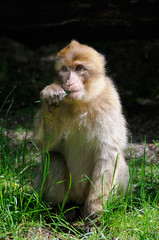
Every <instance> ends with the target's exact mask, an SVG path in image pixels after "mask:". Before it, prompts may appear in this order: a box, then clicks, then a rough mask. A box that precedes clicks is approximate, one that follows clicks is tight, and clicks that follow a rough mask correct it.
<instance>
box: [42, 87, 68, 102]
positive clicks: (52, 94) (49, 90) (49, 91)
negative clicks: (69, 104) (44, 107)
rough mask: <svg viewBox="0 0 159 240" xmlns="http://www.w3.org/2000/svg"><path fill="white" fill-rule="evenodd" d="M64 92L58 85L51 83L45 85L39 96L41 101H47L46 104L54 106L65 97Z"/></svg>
mask: <svg viewBox="0 0 159 240" xmlns="http://www.w3.org/2000/svg"><path fill="white" fill-rule="evenodd" d="M65 95H66V92H65V91H64V89H62V88H61V86H60V85H58V84H56V83H52V84H50V85H48V86H46V87H45V88H44V89H43V90H42V91H41V93H40V97H41V99H42V100H43V101H47V103H48V105H52V106H56V105H58V104H59V103H60V102H61V101H62V100H63V99H64V97H65Z"/></svg>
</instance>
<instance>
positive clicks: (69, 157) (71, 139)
mask: <svg viewBox="0 0 159 240" xmlns="http://www.w3.org/2000/svg"><path fill="white" fill-rule="evenodd" d="M62 145H63V153H62V154H63V155H64V159H65V161H66V164H67V167H68V170H69V171H70V172H71V174H72V179H73V181H79V180H80V179H81V178H83V176H84V175H87V176H88V177H90V176H91V171H92V169H91V167H92V163H93V161H94V159H93V156H94V149H93V139H91V137H90V133H89V132H88V129H86V128H84V127H80V128H76V129H74V130H72V131H69V130H68V131H65V132H64V134H63V140H62Z"/></svg>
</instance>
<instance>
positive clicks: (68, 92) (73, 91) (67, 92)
mask: <svg viewBox="0 0 159 240" xmlns="http://www.w3.org/2000/svg"><path fill="white" fill-rule="evenodd" d="M77 92H80V90H72V91H68V90H65V95H68V94H70V93H77Z"/></svg>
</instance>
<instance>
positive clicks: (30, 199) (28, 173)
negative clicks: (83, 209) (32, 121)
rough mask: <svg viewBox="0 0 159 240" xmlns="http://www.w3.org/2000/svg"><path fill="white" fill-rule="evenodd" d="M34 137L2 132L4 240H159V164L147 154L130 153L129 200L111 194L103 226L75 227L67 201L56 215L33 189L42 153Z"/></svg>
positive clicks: (0, 218) (79, 223) (0, 229)
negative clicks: (68, 214)
mask: <svg viewBox="0 0 159 240" xmlns="http://www.w3.org/2000/svg"><path fill="white" fill-rule="evenodd" d="M31 134H32V131H31V130H28V129H25V128H17V129H15V130H13V129H12V130H10V129H8V128H5V127H0V238H2V239H7V238H11V239H26V238H27V237H28V236H29V238H30V239H45V238H44V235H40V234H44V230H45V229H46V231H47V230H48V231H49V232H50V233H51V236H52V238H54V237H56V238H58V237H59V238H60V239H158V236H159V225H158V222H159V163H158V162H156V161H153V159H152V161H151V160H150V159H148V158H147V156H146V151H144V152H143V155H142V157H140V158H136V157H134V158H132V156H131V153H130V161H129V171H130V181H129V189H128V192H127V195H126V197H123V196H116V195H113V193H112V194H111V195H110V198H109V199H108V201H107V202H104V201H103V213H102V214H101V215H100V216H99V219H98V221H97V222H96V220H95V221H92V224H91V227H86V226H84V222H83V220H79V219H77V220H76V223H74V224H72V223H70V222H69V221H68V220H67V219H66V218H65V214H66V212H67V211H68V212H69V211H70V210H72V208H70V210H66V209H65V208H64V206H65V199H64V202H63V204H62V205H61V206H59V214H57V213H54V212H53V211H52V209H51V208H50V206H49V205H47V204H46V203H45V202H43V201H42V199H41V196H39V195H38V194H37V193H36V192H35V191H34V189H33V188H32V184H31V183H32V180H33V178H34V175H35V174H36V172H37V164H38V163H37V162H38V160H39V159H40V158H41V153H39V152H38V151H37V149H36V148H35V146H34V145H33V144H32V143H31V141H30V140H31ZM155 145H156V146H158V141H155ZM70 188H71V182H70ZM68 194H69V191H68ZM99 222H100V225H99ZM37 229H38V230H37ZM41 231H42V233H41ZM41 236H43V238H42V237H41Z"/></svg>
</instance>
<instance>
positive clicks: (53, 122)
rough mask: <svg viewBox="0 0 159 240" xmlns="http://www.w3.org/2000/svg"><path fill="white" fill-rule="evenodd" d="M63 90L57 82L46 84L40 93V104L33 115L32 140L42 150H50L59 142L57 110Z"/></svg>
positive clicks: (59, 132) (62, 96) (59, 130)
mask: <svg viewBox="0 0 159 240" xmlns="http://www.w3.org/2000/svg"><path fill="white" fill-rule="evenodd" d="M64 96H65V91H64V90H63V89H62V88H61V87H60V86H59V85H58V84H51V85H48V86H46V87H45V88H44V89H43V90H42V91H41V93H40V97H41V99H42V105H41V108H40V110H39V111H38V113H37V115H36V116H35V122H34V125H35V131H34V137H33V140H34V142H35V143H36V145H37V146H38V147H39V148H41V149H42V151H47V150H49V151H51V150H53V148H54V147H55V146H56V145H57V144H58V143H59V142H60V139H61V131H62V129H61V128H60V120H59V118H58V116H59V110H60V106H59V104H60V102H61V101H62V100H63V98H64Z"/></svg>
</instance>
